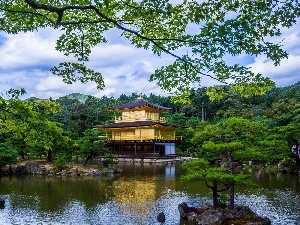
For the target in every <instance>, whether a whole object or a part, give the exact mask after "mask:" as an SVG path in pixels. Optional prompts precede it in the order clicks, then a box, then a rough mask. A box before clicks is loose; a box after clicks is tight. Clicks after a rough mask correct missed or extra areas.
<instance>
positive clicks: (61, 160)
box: [53, 154, 68, 170]
mask: <svg viewBox="0 0 300 225" xmlns="http://www.w3.org/2000/svg"><path fill="white" fill-rule="evenodd" d="M67 161H68V157H67V156H66V155H64V154H56V157H55V160H54V162H53V164H54V166H55V167H56V168H57V169H59V170H63V169H65V168H67V164H66V163H67Z"/></svg>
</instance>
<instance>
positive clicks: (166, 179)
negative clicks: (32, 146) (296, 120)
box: [0, 164, 300, 225]
mask: <svg viewBox="0 0 300 225" xmlns="http://www.w3.org/2000/svg"><path fill="white" fill-rule="evenodd" d="M119 167H120V168H122V169H123V173H122V174H118V175H115V176H113V177H48V176H23V177H2V178H0V198H2V199H5V201H6V206H5V208H4V209H0V225H2V224H51V225H56V224H83V225H84V224H101V225H102V224H120V225H121V224H122V225H123V224H160V223H159V222H157V219H156V217H157V214H158V213H160V212H164V213H165V215H166V222H165V223H164V224H180V225H184V224H186V225H188V223H187V222H186V221H185V220H181V219H180V217H179V213H178V210H177V206H178V204H180V203H181V202H187V203H188V204H189V205H190V206H194V207H198V206H200V205H202V204H204V203H211V202H210V199H208V198H207V197H206V196H207V195H208V192H209V191H208V189H207V188H205V186H204V185H203V184H202V183H200V182H192V183H185V182H182V181H180V175H181V174H182V170H181V166H180V165H177V166H174V165H172V166H170V165H153V164H152V165H149V164H131V165H119ZM251 174H253V180H254V181H255V183H257V184H259V185H260V187H259V188H256V189H253V188H251V189H245V188H243V189H238V191H237V196H236V200H237V203H238V204H244V205H247V206H249V207H250V208H251V209H252V210H254V211H255V212H257V213H258V214H260V215H262V216H267V217H269V218H270V219H271V221H272V224H278V225H279V224H281V225H284V224H286V225H293V224H294V225H296V224H300V214H299V209H300V195H299V194H300V181H299V177H298V176H291V175H283V174H277V175H276V174H272V175H271V174H267V173H262V172H251Z"/></svg>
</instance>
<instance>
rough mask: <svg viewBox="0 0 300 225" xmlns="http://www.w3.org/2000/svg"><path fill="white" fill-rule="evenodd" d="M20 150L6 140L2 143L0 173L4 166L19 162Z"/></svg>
mask: <svg viewBox="0 0 300 225" xmlns="http://www.w3.org/2000/svg"><path fill="white" fill-rule="evenodd" d="M17 157H18V151H17V149H16V148H14V146H12V145H11V144H9V143H7V142H4V143H0V175H1V172H2V170H1V168H2V167H3V166H6V165H9V164H14V163H16V162H17Z"/></svg>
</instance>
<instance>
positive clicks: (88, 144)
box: [78, 129, 109, 166]
mask: <svg viewBox="0 0 300 225" xmlns="http://www.w3.org/2000/svg"><path fill="white" fill-rule="evenodd" d="M100 134H101V132H100V131H98V130H93V129H87V130H85V131H84V136H83V137H82V138H80V139H79V140H78V146H79V155H80V156H84V157H86V159H85V161H84V163H83V166H86V164H87V163H88V161H89V160H90V159H92V158H94V157H96V156H99V155H106V154H108V153H109V150H108V149H107V148H106V147H105V146H104V142H103V140H101V139H99V135H100Z"/></svg>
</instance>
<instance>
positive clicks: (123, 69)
mask: <svg viewBox="0 0 300 225" xmlns="http://www.w3.org/2000/svg"><path fill="white" fill-rule="evenodd" d="M58 36H59V32H58V31H57V30H53V29H49V28H46V29H41V30H39V31H38V32H33V33H19V34H16V35H8V34H6V33H3V32H0V57H1V60H0V93H5V91H7V90H9V89H10V88H14V89H20V88H24V89H25V90H26V92H27V94H26V95H24V96H23V98H28V97H37V98H42V99H47V98H50V97H52V98H53V99H57V98H59V97H62V96H65V95H68V94H71V93H81V94H86V95H92V96H95V97H102V96H107V97H111V96H113V97H116V98H117V97H119V96H120V95H121V94H126V95H131V94H132V93H137V94H139V93H143V94H146V95H149V94H150V93H153V94H156V95H162V96H168V95H171V94H170V93H167V92H164V91H163V90H161V89H160V88H159V87H158V86H157V85H156V84H155V82H151V83H150V82H149V81H148V79H149V77H150V74H151V73H153V72H154V70H155V69H158V68H160V67H161V66H162V65H167V64H170V63H171V62H172V61H173V58H172V57H171V56H168V55H163V56H162V57H157V56H155V55H153V54H152V52H151V51H147V50H143V49H137V48H135V47H134V46H132V45H130V43H128V42H127V41H126V40H124V39H121V38H120V37H119V34H118V32H115V31H113V32H109V33H108V34H107V37H108V39H109V42H108V43H106V44H100V45H98V46H96V47H95V48H94V49H93V50H92V54H91V56H90V60H89V62H88V64H87V66H89V67H91V68H92V69H95V70H96V71H99V72H101V73H102V75H103V77H104V82H105V88H104V90H98V89H97V88H96V84H95V83H93V82H88V83H87V84H81V83H79V82H78V83H73V84H65V83H63V82H62V79H61V78H60V77H58V76H55V75H52V74H51V72H50V68H52V67H53V66H56V65H58V64H59V63H60V62H64V61H69V60H68V58H67V57H66V56H64V55H63V54H62V53H60V52H57V51H55V44H56V39H57V38H58ZM280 40H283V43H284V46H283V49H284V50H286V51H287V52H288V53H289V58H288V59H284V60H282V62H281V64H280V66H277V67H275V66H274V65H273V64H272V62H270V61H269V60H267V59H266V57H265V56H263V55H261V56H258V57H256V58H254V57H251V56H247V55H240V56H237V57H234V58H230V59H228V60H229V61H230V60H234V62H240V63H241V64H243V65H245V66H248V67H251V69H252V70H253V71H254V72H260V73H262V74H263V75H264V76H266V77H270V78H271V79H272V80H273V81H275V83H276V86H278V87H282V86H288V85H292V84H294V83H296V82H298V81H299V80H300V72H299V71H300V22H298V23H297V24H296V25H295V26H294V27H292V28H291V29H284V30H283V34H282V36H281V37H276V41H280ZM215 84H216V82H215V81H213V80H209V79H208V78H204V79H203V80H202V82H201V85H202V86H212V85H215Z"/></svg>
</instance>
